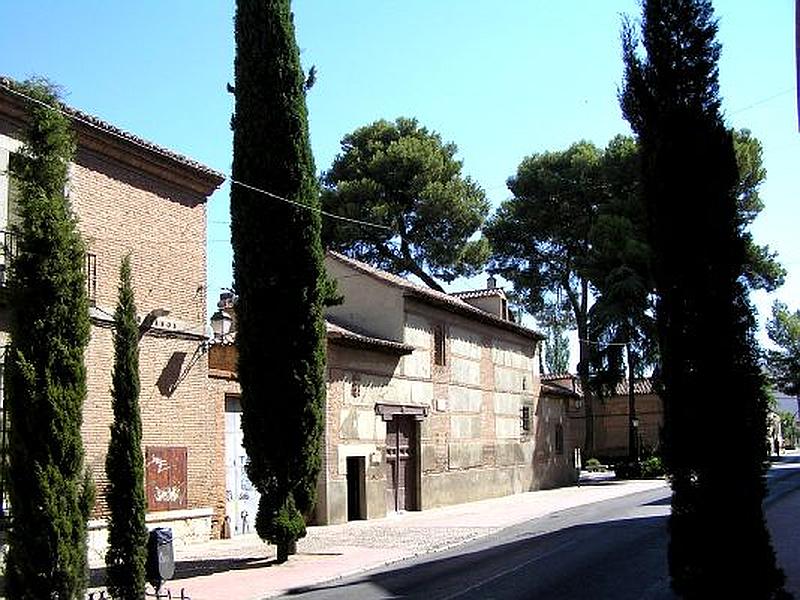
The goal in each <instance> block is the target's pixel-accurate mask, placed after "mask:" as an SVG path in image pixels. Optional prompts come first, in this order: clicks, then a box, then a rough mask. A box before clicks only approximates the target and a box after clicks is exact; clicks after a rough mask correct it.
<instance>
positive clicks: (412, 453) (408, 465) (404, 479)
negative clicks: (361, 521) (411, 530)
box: [386, 415, 419, 512]
mask: <svg viewBox="0 0 800 600" xmlns="http://www.w3.org/2000/svg"><path fill="white" fill-rule="evenodd" d="M417 427H418V425H417V421H416V420H415V419H414V417H413V416H411V415H394V416H393V417H392V420H391V421H388V422H387V423H386V510H387V511H389V512H397V511H401V510H418V509H419V504H418V501H417Z"/></svg>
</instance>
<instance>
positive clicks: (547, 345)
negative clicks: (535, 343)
mask: <svg viewBox="0 0 800 600" xmlns="http://www.w3.org/2000/svg"><path fill="white" fill-rule="evenodd" d="M565 332H566V327H564V326H563V325H560V324H559V323H548V324H547V325H546V326H545V333H546V335H547V339H546V340H545V341H544V355H545V364H546V365H547V372H548V373H567V372H568V371H569V339H568V338H567V335H566V333H565Z"/></svg>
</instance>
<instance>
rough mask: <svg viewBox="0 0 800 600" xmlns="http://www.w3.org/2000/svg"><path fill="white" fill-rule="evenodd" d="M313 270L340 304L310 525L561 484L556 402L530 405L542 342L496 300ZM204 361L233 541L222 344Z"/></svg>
mask: <svg viewBox="0 0 800 600" xmlns="http://www.w3.org/2000/svg"><path fill="white" fill-rule="evenodd" d="M326 267H327V269H328V272H329V274H330V275H331V276H332V277H333V278H334V279H336V280H337V283H338V289H339V292H341V293H342V295H343V296H344V303H343V304H341V305H339V306H335V307H331V308H330V309H328V314H327V336H328V338H327V339H328V344H327V375H328V381H327V400H326V426H325V436H324V455H323V465H322V472H321V474H320V479H319V496H318V505H317V512H316V521H317V522H318V523H321V524H328V523H340V522H343V521H346V520H352V519H364V518H376V517H381V516H384V515H386V514H387V513H390V512H395V511H403V510H424V509H427V508H431V507H435V506H441V505H447V504H454V503H459V502H468V501H472V500H479V499H482V498H489V497H494V496H501V495H506V494H512V493H518V492H523V491H529V490H535V489H540V488H547V487H554V486H558V485H565V484H569V483H572V482H574V478H575V473H574V470H573V466H572V448H571V447H570V446H569V444H568V440H569V436H568V434H567V429H568V425H569V422H568V418H567V407H566V402H565V401H564V400H563V399H560V398H556V399H552V398H549V399H548V398H540V395H539V390H540V381H539V375H538V362H537V360H536V353H537V351H538V345H539V342H540V340H541V336H540V335H539V334H538V333H536V332H534V331H532V330H530V329H528V328H526V327H523V326H521V325H519V324H517V323H514V322H513V321H511V320H510V319H509V314H508V307H507V301H506V298H505V294H504V293H503V291H502V290H500V289H498V288H495V287H494V286H493V285H492V282H491V281H490V286H489V287H487V289H485V290H477V291H474V292H465V293H460V294H454V295H450V294H445V293H441V292H437V291H434V290H431V289H429V288H426V287H423V286H419V285H415V284H413V283H411V282H409V281H407V280H405V279H403V278H400V277H397V276H394V275H391V274H388V273H385V272H383V271H380V270H378V269H374V268H372V267H370V266H368V265H365V264H363V263H361V262H358V261H355V260H351V259H349V258H346V257H344V256H342V255H339V254H335V253H328V255H327V257H326ZM223 307H224V308H226V309H228V310H230V309H231V308H232V307H231V306H230V305H228V304H225V305H223ZM209 360H210V365H211V371H210V374H211V377H212V384H211V385H212V388H214V389H216V390H217V391H216V394H217V397H218V398H219V400H218V401H219V402H220V404H224V405H225V406H226V422H227V423H228V427H226V432H227V433H226V455H227V458H228V462H227V472H228V490H227V498H228V503H229V508H228V516H229V517H230V522H231V529H230V530H231V533H238V532H241V531H246V530H247V527H248V526H249V525H251V523H252V518H253V516H254V515H255V507H256V506H257V497H256V496H255V495H254V491H253V490H252V489H251V486H249V483H248V482H247V481H246V476H244V475H243V474H242V472H241V471H242V467H243V464H244V461H246V455H245V453H244V451H243V450H242V449H240V447H239V445H238V444H239V443H240V438H239V437H237V435H239V434H237V427H236V419H237V411H238V410H239V408H238V398H237V393H238V386H237V384H236V381H235V349H234V346H233V345H232V344H230V343H229V344H217V345H214V346H212V348H211V351H210V358H209ZM243 515H244V516H246V517H247V519H243ZM248 519H249V520H248Z"/></svg>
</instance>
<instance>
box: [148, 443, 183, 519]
mask: <svg viewBox="0 0 800 600" xmlns="http://www.w3.org/2000/svg"><path fill="white" fill-rule="evenodd" d="M186 458H187V450H186V447H185V446H147V448H146V449H145V481H146V491H147V509H148V510H152V511H159V510H177V509H182V508H186V507H187V506H188V499H187V481H186V479H187V476H186V462H187V461H186Z"/></svg>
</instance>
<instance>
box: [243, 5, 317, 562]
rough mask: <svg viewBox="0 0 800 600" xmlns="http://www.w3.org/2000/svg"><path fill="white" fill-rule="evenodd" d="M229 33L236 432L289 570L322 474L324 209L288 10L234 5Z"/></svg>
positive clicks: (261, 523) (264, 522) (264, 533)
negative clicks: (232, 43) (232, 36)
mask: <svg viewBox="0 0 800 600" xmlns="http://www.w3.org/2000/svg"><path fill="white" fill-rule="evenodd" d="M235 29H236V32H235V33H236V62H235V88H234V95H235V99H236V102H235V113H234V116H233V120H232V126H233V179H234V181H233V184H232V186H231V237H232V245H233V252H234V264H233V271H234V285H235V288H236V293H237V295H238V304H237V307H236V310H237V319H238V321H237V322H238V329H237V338H236V342H237V347H238V351H239V365H238V369H239V381H240V383H241V387H242V398H241V402H242V429H243V434H244V446H245V448H246V450H247V455H248V461H249V462H248V465H247V472H248V476H249V478H250V480H251V481H252V482H253V484H254V485H255V486H256V488H257V489H258V491H259V492H260V493H261V500H260V504H259V509H258V515H257V517H256V530H257V531H258V533H259V535H260V536H261V537H262V538H263V539H265V540H268V541H270V542H273V543H275V544H277V546H278V559H279V560H285V559H286V557H287V553H288V552H289V551H290V548H291V546H292V544H293V542H294V541H295V540H297V539H298V538H300V537H302V536H303V535H305V523H304V520H303V516H302V514H303V513H308V512H310V511H311V509H312V508H313V504H314V500H315V490H316V479H317V475H318V473H319V468H320V440H321V433H322V418H323V410H322V408H323V402H324V394H325V388H324V362H325V347H324V342H325V324H324V317H323V301H324V298H325V287H326V286H325V277H324V269H323V265H322V259H323V254H322V248H321V245H320V217H319V213H318V212H317V209H318V207H319V198H318V188H317V180H316V177H315V172H314V161H313V158H312V155H311V147H310V144H309V139H308V123H307V113H306V103H305V89H306V88H305V80H304V77H303V72H302V69H301V67H300V57H299V52H298V49H297V44H296V42H295V37H294V25H293V22H292V14H291V11H290V3H289V0H238V1H237V6H236V17H235ZM237 182H241V183H243V184H246V185H241V184H239V183H237ZM247 186H252V187H247ZM253 187H255V188H259V189H261V190H266V191H268V192H269V193H271V194H275V195H277V196H280V197H281V198H285V199H287V200H289V201H290V202H291V203H289V202H285V201H282V200H279V199H275V198H274V197H272V196H268V195H265V194H263V193H259V192H258V191H255V190H254V189H252V188H253ZM305 207H307V208H305Z"/></svg>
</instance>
